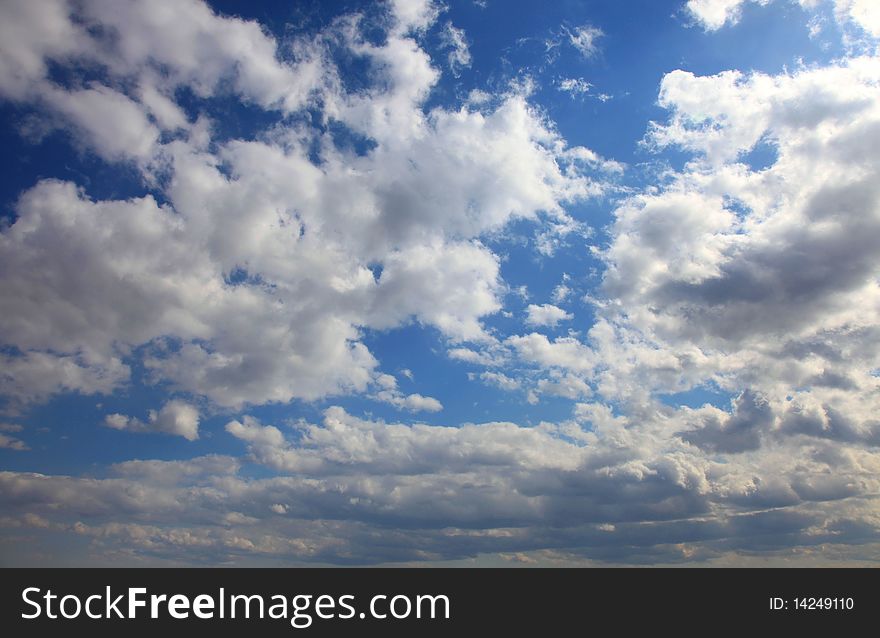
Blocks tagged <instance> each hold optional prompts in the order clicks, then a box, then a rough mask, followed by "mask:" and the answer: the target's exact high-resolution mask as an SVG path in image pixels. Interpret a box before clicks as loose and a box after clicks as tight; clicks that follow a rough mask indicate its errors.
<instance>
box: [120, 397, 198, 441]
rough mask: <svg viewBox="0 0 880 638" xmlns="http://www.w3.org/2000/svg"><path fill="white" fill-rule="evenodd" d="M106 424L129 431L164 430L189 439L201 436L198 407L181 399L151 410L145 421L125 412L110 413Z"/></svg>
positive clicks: (192, 439) (166, 432)
mask: <svg viewBox="0 0 880 638" xmlns="http://www.w3.org/2000/svg"><path fill="white" fill-rule="evenodd" d="M104 425H106V426H107V427H108V428H113V429H115V430H128V431H129V432H162V433H163V434H174V435H176V436H182V437H183V438H185V439H186V440H187V441H195V440H196V439H198V438H199V412H198V410H197V409H196V408H194V407H193V406H191V405H189V404H188V403H184V402H183V401H179V400H177V399H174V400H171V401H169V402H168V403H166V404H165V405H164V406H162V409H161V410H159V411H158V412H156V411H155V410H150V415H149V420H148V421H147V422H146V423H144V422H143V421H141V420H139V419H135V418H132V417H129V416H125V415H124V414H108V415H107V417H106V418H105V419H104Z"/></svg>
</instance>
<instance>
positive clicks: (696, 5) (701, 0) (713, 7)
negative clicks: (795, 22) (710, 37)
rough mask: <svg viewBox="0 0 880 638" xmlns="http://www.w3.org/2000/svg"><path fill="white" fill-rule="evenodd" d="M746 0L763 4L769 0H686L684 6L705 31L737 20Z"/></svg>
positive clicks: (716, 28)
mask: <svg viewBox="0 0 880 638" xmlns="http://www.w3.org/2000/svg"><path fill="white" fill-rule="evenodd" d="M747 2H755V3H757V4H762V5H765V4H768V3H769V2H770V0H688V1H687V3H686V4H685V7H686V8H687V10H688V11H689V12H690V14H691V15H692V16H693V17H694V19H696V20H697V21H698V22H699V23H700V24H701V25H702V26H703V28H704V29H705V30H706V31H717V30H718V29H720V28H721V27H723V26H724V25H725V24H736V23H737V22H739V18H740V12H741V11H742V6H743V5H744V4H746V3H747Z"/></svg>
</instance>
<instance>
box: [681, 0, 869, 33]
mask: <svg viewBox="0 0 880 638" xmlns="http://www.w3.org/2000/svg"><path fill="white" fill-rule="evenodd" d="M771 1H772V0H687V2H686V4H685V8H686V10H687V11H688V12H689V13H690V14H691V16H692V17H693V18H694V19H695V20H696V21H697V22H698V23H699V24H700V25H701V26H702V27H703V28H704V29H705V30H706V31H717V30H718V29H720V28H722V27H724V26H725V25H734V24H736V23H737V22H739V19H740V17H741V15H742V9H743V7H744V6H746V5H747V4H749V3H752V4H757V5H760V6H766V5H768V4H770V2H771ZM788 1H789V2H790V3H792V4H795V3H796V4H798V5H800V6H801V7H803V8H804V9H806V10H808V11H809V10H815V9H816V8H817V7H818V6H819V5H820V4H821V3H822V0H788ZM828 3H829V4H831V0H828ZM833 4H834V13H835V16H836V19H837V22H838V23H840V24H842V25H848V24H853V25H856V26H857V27H858V28H860V29H862V30H864V32H865V33H867V34H870V35H871V36H873V37H875V38H876V37H880V7H878V5H877V3H876V2H875V0H834V2H833ZM811 29H812V27H811Z"/></svg>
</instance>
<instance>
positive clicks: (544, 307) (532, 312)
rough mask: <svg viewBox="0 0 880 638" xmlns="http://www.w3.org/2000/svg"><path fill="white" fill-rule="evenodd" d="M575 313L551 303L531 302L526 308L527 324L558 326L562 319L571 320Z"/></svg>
mask: <svg viewBox="0 0 880 638" xmlns="http://www.w3.org/2000/svg"><path fill="white" fill-rule="evenodd" d="M573 318H574V317H573V315H571V314H570V313H568V312H566V311H565V310H563V309H562V308H559V307H557V306H554V305H552V304H549V303H545V304H541V305H540V306H539V305H536V304H533V303H530V304H529V305H528V307H527V308H526V325H529V326H551V327H553V326H556V325H557V324H558V323H559V322H560V321H570V320H571V319H573Z"/></svg>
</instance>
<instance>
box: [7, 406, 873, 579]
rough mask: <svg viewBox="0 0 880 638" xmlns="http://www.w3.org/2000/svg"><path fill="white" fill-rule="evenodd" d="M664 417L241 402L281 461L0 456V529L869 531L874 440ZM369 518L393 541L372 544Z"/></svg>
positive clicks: (449, 541) (700, 535)
mask: <svg viewBox="0 0 880 638" xmlns="http://www.w3.org/2000/svg"><path fill="white" fill-rule="evenodd" d="M756 405H757V404H756ZM669 426H670V424H669V423H668V422H664V419H663V418H661V417H655V419H654V421H653V422H648V421H647V420H643V421H641V422H636V421H632V420H629V419H627V418H625V417H620V416H614V415H613V414H612V413H611V410H610V408H608V407H606V406H603V405H601V404H580V406H579V409H578V411H577V421H567V422H562V423H558V424H550V423H542V424H540V425H538V426H535V427H525V426H518V425H515V424H512V423H485V424H479V425H474V424H464V425H461V426H459V427H443V426H428V425H412V426H409V425H404V424H397V423H387V422H382V421H371V420H364V419H359V418H356V417H354V416H352V415H350V414H348V413H347V412H345V411H344V410H342V409H341V408H330V409H328V410H327V411H326V412H325V414H324V419H323V421H322V423H321V424H320V425H313V424H308V423H299V424H297V425H295V426H294V428H293V429H292V430H290V429H288V428H284V429H280V428H277V427H274V426H271V425H263V424H261V423H259V422H258V421H256V420H255V419H253V418H251V417H245V418H243V419H242V420H240V421H239V420H236V421H231V422H230V423H229V424H228V425H227V427H226V429H227V431H228V432H229V433H230V434H231V435H233V436H235V437H236V438H238V439H240V440H241V441H242V442H243V443H244V444H245V445H246V446H247V447H248V450H249V454H250V455H251V459H252V460H253V461H255V462H258V463H261V464H264V465H266V466H267V467H268V468H271V469H272V470H274V471H276V472H278V474H277V475H275V476H271V477H266V478H253V477H246V476H243V475H241V474H239V471H238V467H237V464H236V463H235V462H231V463H230V462H226V459H225V457H200V458H196V459H191V460H189V461H170V462H168V461H148V462H145V461H138V462H131V463H125V464H120V465H119V466H116V467H115V468H114V474H113V475H112V476H110V477H108V478H103V479H94V478H75V477H65V476H45V475H38V474H28V473H16V472H3V473H0V488H2V489H0V495H2V496H0V500H2V504H3V508H4V512H5V513H6V518H5V519H4V521H2V528H4V529H11V530H20V529H21V527H22V526H23V525H24V526H28V525H30V526H32V525H33V524H34V522H36V521H39V522H40V525H41V526H43V528H44V529H47V530H48V531H49V532H52V533H56V534H71V533H73V534H78V535H83V536H84V537H86V538H89V539H92V542H93V544H94V545H93V547H94V548H95V549H96V550H100V552H101V553H102V554H103V555H105V556H108V555H113V554H114V553H115V552H118V551H120V550H121V549H122V548H128V549H127V550H126V553H125V557H126V558H125V560H126V561H137V560H142V559H143V557H146V556H150V557H152V559H153V560H155V559H156V558H157V557H162V558H164V559H169V560H182V561H183V562H185V563H187V564H200V563H205V564H210V563H212V562H217V561H218V560H226V561H232V562H235V563H241V564H259V561H260V560H263V559H265V558H272V559H274V560H276V561H278V560H280V561H283V562H290V563H309V562H342V563H382V562H391V561H406V560H425V559H429V560H448V559H455V558H462V557H467V556H475V555H477V554H482V553H486V552H492V553H497V552H503V553H510V552H528V551H534V550H546V549H562V548H566V551H568V552H572V553H573V555H575V556H580V557H581V558H590V559H592V560H597V561H601V562H615V561H619V560H628V561H637V562H638V561H640V560H645V561H648V562H664V561H669V562H678V561H681V560H683V559H684V556H682V555H681V554H680V553H677V550H676V549H675V547H674V546H675V545H677V544H680V543H686V544H689V545H690V546H691V547H692V550H693V552H699V553H700V554H701V555H702V556H704V557H717V556H722V555H724V554H725V553H726V552H729V551H731V550H733V551H745V552H750V551H763V552H766V551H768V550H773V549H784V548H790V547H792V545H795V546H800V547H802V548H808V547H817V546H819V545H821V544H822V543H827V542H832V541H833V542H834V543H837V544H840V545H846V544H859V543H863V542H866V541H867V540H868V539H870V538H871V537H872V536H874V535H876V530H877V521H876V516H875V515H874V512H873V508H874V505H873V501H872V500H871V497H870V495H871V494H873V493H875V492H876V490H877V487H878V483H877V480H876V479H875V478H873V477H876V476H877V470H878V469H880V468H878V467H877V461H876V459H875V458H874V455H872V454H870V453H867V452H865V451H864V450H860V449H858V448H857V447H855V448H852V447H844V448H841V447H839V446H837V447H830V446H829V445H827V444H824V443H822V442H821V441H820V442H819V443H818V444H816V445H811V446H806V447H804V448H803V449H801V450H800V453H798V454H792V453H791V449H790V448H780V449H778V450H774V451H773V452H772V453H769V452H768V453H765V454H764V455H763V456H752V457H750V463H749V464H748V465H740V464H737V463H731V462H724V461H723V460H717V461H716V460H712V459H711V458H707V457H706V456H705V455H703V454H702V453H701V452H700V451H699V450H698V448H697V447H696V446H694V445H690V444H688V443H686V442H684V441H682V440H680V439H676V438H674V437H673V438H670V437H668V430H669ZM785 440H789V439H783V441H785ZM742 454H746V455H748V454H754V451H749V450H747V451H745V452H742ZM832 468H833V471H832ZM449 494H455V498H449ZM853 497H855V498H853ZM768 508H770V509H768ZM779 508H782V509H779ZM710 513H711V516H710V515H709V514H710ZM28 521H30V522H28ZM376 534H381V535H382V536H383V537H384V538H386V539H388V538H390V539H393V541H394V542H392V543H383V544H382V545H381V546H377V545H376V543H375V536H376ZM639 556H643V558H639Z"/></svg>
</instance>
